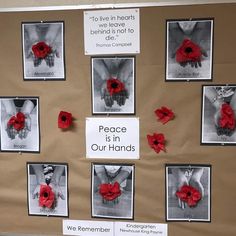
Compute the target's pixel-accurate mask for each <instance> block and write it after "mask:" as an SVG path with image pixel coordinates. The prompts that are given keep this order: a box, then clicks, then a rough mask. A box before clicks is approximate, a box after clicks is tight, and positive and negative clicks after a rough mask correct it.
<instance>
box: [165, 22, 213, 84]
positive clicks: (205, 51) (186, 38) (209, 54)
mask: <svg viewBox="0 0 236 236" xmlns="http://www.w3.org/2000/svg"><path fill="white" fill-rule="evenodd" d="M213 22H214V21H213V19H184V20H167V21H166V81H190V80H195V81H201V80H212V64H213V63H212V58H213Z"/></svg>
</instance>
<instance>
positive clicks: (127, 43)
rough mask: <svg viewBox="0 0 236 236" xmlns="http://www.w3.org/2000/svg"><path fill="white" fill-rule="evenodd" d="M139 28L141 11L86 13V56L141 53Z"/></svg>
mask: <svg viewBox="0 0 236 236" xmlns="http://www.w3.org/2000/svg"><path fill="white" fill-rule="evenodd" d="M139 28H140V26H139V9H123V10H102V11H85V12H84V44H85V55H96V54H99V55H102V54H122V53H139V52H140V30H139Z"/></svg>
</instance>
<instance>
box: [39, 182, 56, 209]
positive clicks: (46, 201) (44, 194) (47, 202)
mask: <svg viewBox="0 0 236 236" xmlns="http://www.w3.org/2000/svg"><path fill="white" fill-rule="evenodd" d="M54 201H55V194H54V192H53V191H52V188H51V187H50V186H49V185H42V184H41V185H40V192H39V206H41V207H47V208H52V207H53V205H54Z"/></svg>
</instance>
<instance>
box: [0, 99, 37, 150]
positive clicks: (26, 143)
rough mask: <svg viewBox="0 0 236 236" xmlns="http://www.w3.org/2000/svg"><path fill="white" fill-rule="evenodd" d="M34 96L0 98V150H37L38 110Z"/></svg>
mask: <svg viewBox="0 0 236 236" xmlns="http://www.w3.org/2000/svg"><path fill="white" fill-rule="evenodd" d="M38 101H39V99H38V98H36V97H27V98H24V97H18V98H16V97H14V98H10V97H9V98H0V104H1V109H0V110H1V151H15V152H16V151H19V152H39V149H40V143H39V140H40V138H39V111H38Z"/></svg>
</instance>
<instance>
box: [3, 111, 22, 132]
mask: <svg viewBox="0 0 236 236" xmlns="http://www.w3.org/2000/svg"><path fill="white" fill-rule="evenodd" d="M7 125H8V126H11V127H13V128H14V129H15V130H17V131H20V130H22V129H24V127H25V115H24V114H23V113H22V112H18V113H17V114H16V116H12V117H11V118H10V119H9V121H8V123H7Z"/></svg>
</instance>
